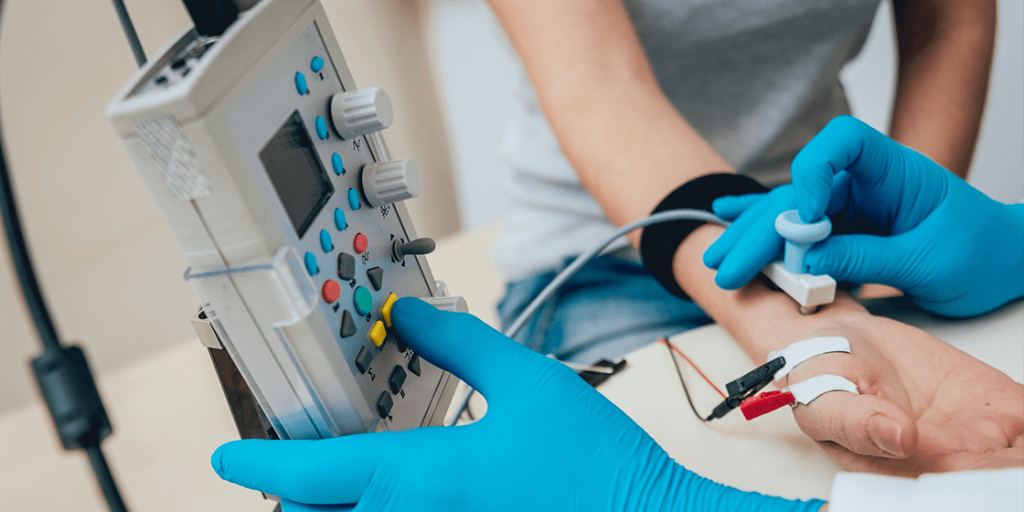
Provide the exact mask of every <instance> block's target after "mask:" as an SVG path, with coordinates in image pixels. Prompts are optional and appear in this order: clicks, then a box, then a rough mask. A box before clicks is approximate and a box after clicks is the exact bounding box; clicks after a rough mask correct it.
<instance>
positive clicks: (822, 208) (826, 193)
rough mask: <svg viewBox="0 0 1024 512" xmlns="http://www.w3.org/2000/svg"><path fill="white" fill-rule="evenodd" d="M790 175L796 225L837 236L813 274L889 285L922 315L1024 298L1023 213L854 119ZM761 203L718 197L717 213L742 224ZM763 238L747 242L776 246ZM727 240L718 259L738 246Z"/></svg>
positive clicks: (814, 262) (812, 265)
mask: <svg viewBox="0 0 1024 512" xmlns="http://www.w3.org/2000/svg"><path fill="white" fill-rule="evenodd" d="M792 176H793V185H792V192H791V193H792V194H793V196H794V198H793V203H792V204H793V205H794V207H796V208H797V209H798V211H799V212H800V218H801V219H802V220H804V221H805V222H813V221H815V220H817V219H818V218H820V217H821V216H822V215H823V214H824V215H828V216H830V217H833V216H835V217H833V226H834V229H833V233H834V234H833V236H831V237H829V238H828V239H826V240H825V241H824V242H821V243H819V244H817V245H815V246H814V248H812V249H811V250H810V251H809V252H808V253H807V256H806V258H805V259H804V264H805V265H806V266H807V268H808V270H809V272H810V273H812V274H819V275H820V274H828V275H831V276H832V277H834V278H836V279H838V280H840V281H849V282H854V283H878V284H885V285H889V286H894V287H896V288H898V289H900V290H902V291H903V292H904V293H905V294H906V295H907V296H908V297H909V298H910V299H911V300H912V301H914V303H916V304H917V305H919V306H920V307H922V308H924V309H926V310H928V311H931V312H933V313H937V314H941V315H946V316H953V317H965V316H973V315H978V314H982V313H985V312H988V311H991V310H993V309H995V308H997V307H999V306H1001V305H1003V304H1005V303H1006V302H1009V301H1011V300H1013V299H1016V298H1019V297H1022V296H1024V205H1020V204H1016V205H1006V204H1003V203H1000V202H998V201H994V200H992V199H990V198H989V197H988V196H986V195H985V194H982V193H981V192H980V191H978V190H977V189H975V188H974V187H972V186H970V185H968V184H967V183H966V182H964V181H963V180H961V179H960V178H958V177H956V176H955V175H953V174H952V173H950V172H949V171H947V170H945V169H943V168H942V167H941V166H939V165H938V164H936V163H935V162H933V161H932V160H931V159H929V158H928V157H926V156H924V155H922V154H920V153H918V152H916V151H914V150H912V149H910V148H907V147H905V146H903V145H901V144H899V143H897V142H895V141H893V140H892V139H890V138H889V137H886V136H885V135H883V134H881V133H879V132H878V131H876V130H874V129H872V128H871V127H869V126H868V125H866V124H864V123H862V122H861V121H858V120H856V119H854V118H852V117H839V118H836V119H834V120H832V122H830V123H829V124H828V126H826V127H825V128H824V129H823V130H822V131H821V133H819V134H818V135H817V136H815V137H814V139H812V140H811V142H809V143H808V144H807V146H806V147H804V149H803V150H802V151H801V152H800V154H798V155H797V157H796V159H794V160H793V165H792ZM773 193H774V191H773ZM761 202H763V201H757V199H755V198H752V197H746V196H744V197H735V198H723V200H722V205H721V206H722V207H723V210H728V209H731V211H723V212H722V213H723V214H732V213H736V212H737V211H743V213H742V215H740V218H739V219H738V220H737V224H739V222H740V220H743V217H744V216H746V215H747V212H748V211H749V212H754V213H755V215H756V211H755V208H757V207H758V206H759V205H760V203H761ZM718 206H720V205H719V204H718V203H717V202H716V204H715V208H716V214H717V213H718ZM726 207H728V208H726ZM744 210H746V211H744ZM772 219H774V217H772ZM753 222H759V221H753ZM764 222H767V219H765V220H764ZM730 229H732V228H731V227H730ZM764 231H765V230H761V231H759V232H758V233H756V234H753V235H747V237H748V238H750V240H744V243H746V244H748V245H753V246H762V247H768V246H771V247H772V248H775V247H781V246H780V245H779V242H777V241H776V240H774V239H772V237H770V236H768V234H767V233H766V232H764ZM726 233H728V230H727V231H726ZM844 233H854V234H844ZM742 236H743V234H742V233H740V234H738V235H735V236H733V237H732V238H733V239H735V238H740V237H742ZM776 236H777V235H776ZM723 237H724V235H723ZM726 242H727V243H730V244H731V246H730V247H729V248H727V250H726V251H724V252H730V251H735V250H738V249H740V248H741V243H740V242H736V241H731V242H730V241H729V240H727V241H726ZM712 247H714V246H712ZM708 252H711V249H708ZM729 256H730V257H731V256H732V255H731V253H730V254H729ZM737 257H742V255H738V256H737ZM705 259H706V260H707V259H708V254H707V253H706V254H705ZM727 259H728V258H727ZM758 263H760V262H759V261H753V262H751V263H750V266H754V265H756V264H758ZM723 266H724V264H723ZM720 269H721V267H720ZM720 272H721V270H720Z"/></svg>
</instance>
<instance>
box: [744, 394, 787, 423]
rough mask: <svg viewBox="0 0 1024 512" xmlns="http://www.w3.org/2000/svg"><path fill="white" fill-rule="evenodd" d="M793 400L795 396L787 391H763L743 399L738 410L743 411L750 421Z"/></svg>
mask: <svg viewBox="0 0 1024 512" xmlns="http://www.w3.org/2000/svg"><path fill="white" fill-rule="evenodd" d="M795 402H796V398H795V397H794V396H793V393H790V392H789V391H765V392H764V393H761V394H760V395H757V396H753V397H750V398H748V399H746V400H744V401H743V403H742V404H740V411H743V417H744V418H746V419H747V421H750V420H752V419H754V418H757V417H758V416H764V415H765V414H768V413H770V412H772V411H774V410H777V409H781V408H783V407H785V406H787V405H793V404H794V403H795Z"/></svg>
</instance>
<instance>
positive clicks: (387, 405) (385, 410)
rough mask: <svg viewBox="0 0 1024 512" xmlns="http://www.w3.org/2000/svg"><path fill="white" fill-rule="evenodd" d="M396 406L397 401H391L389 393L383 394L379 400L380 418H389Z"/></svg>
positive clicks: (378, 411)
mask: <svg viewBox="0 0 1024 512" xmlns="http://www.w3.org/2000/svg"><path fill="white" fill-rule="evenodd" d="M394 406H395V401H394V400H392V399H391V395H389V394H388V392H387V391H383V392H381V394H380V398H378V399H377V413H378V414H380V417H381V418H387V417H388V415H389V414H391V408H392V407H394Z"/></svg>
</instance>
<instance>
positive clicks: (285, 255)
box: [107, 0, 467, 439]
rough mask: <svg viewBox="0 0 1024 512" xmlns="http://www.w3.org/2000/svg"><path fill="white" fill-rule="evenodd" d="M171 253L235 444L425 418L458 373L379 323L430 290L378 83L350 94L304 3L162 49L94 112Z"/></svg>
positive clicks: (428, 245) (286, 4)
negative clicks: (104, 120) (178, 255)
mask: <svg viewBox="0 0 1024 512" xmlns="http://www.w3.org/2000/svg"><path fill="white" fill-rule="evenodd" d="M107 114H108V116H109V117H110V119H111V120H112V121H113V124H114V126H115V127H116V130H117V133H118V134H119V136H120V138H121V140H122V142H123V144H124V146H125V148H127V150H128V153H129V154H130V155H131V159H132V161H133V163H134V164H135V166H136V167H137V168H138V170H139V173H140V174H141V175H142V177H143V179H144V180H145V183H146V185H147V187H148V188H149V190H150V192H151V193H152V195H153V197H154V199H155V200H156V203H157V205H158V207H159V209H160V211H161V213H162V214H163V216H164V218H165V219H166V221H167V222H168V224H169V225H170V227H171V230H172V231H173V233H174V236H175V237H176V238H177V240H178V243H179V244H180V245H181V249H182V251H183V252H184V255H185V257H186V259H187V260H188V264H189V268H188V269H187V271H186V272H185V279H186V280H187V281H188V282H189V284H190V285H191V286H192V288H193V290H194V291H195V293H196V295H197V296H198V297H199V299H200V301H201V304H202V309H201V312H200V313H199V315H198V316H197V317H196V318H195V319H194V320H193V322H194V323H195V324H196V325H197V326H198V329H197V330H198V331H199V333H200V339H201V340H202V341H203V343H204V344H205V345H207V346H208V347H209V348H210V353H211V356H212V358H213V361H214V365H215V367H216V369H217V372H218V376H219V377H220V380H221V383H222V386H223V389H224V392H225V395H226V397H227V399H228V402H229V404H230V405H231V409H232V414H233V416H234V419H235V423H236V425H237V426H238V429H239V433H240V435H241V436H242V437H244V438H267V439H274V438H280V439H318V438H328V437H335V436H340V435H346V434H353V433H360V432H367V431H382V430H399V429H408V428H414V427H419V426H426V425H437V424H440V423H441V422H442V420H443V418H444V415H445V413H446V411H447V409H448V406H449V403H450V402H451V399H452V395H453V393H454V390H455V386H456V384H457V382H458V380H457V379H456V378H455V377H453V376H451V375H450V374H448V373H446V372H443V371H442V370H440V369H439V368H437V367H435V366H433V365H431V364H430V363H428V362H427V361H424V360H422V359H421V358H420V357H419V356H418V355H417V354H415V353H413V351H411V350H410V349H408V348H407V347H406V346H405V345H404V344H402V342H401V340H400V339H398V338H397V337H396V336H395V335H394V333H393V330H392V318H391V314H390V313H391V306H392V304H393V303H394V302H395V300H396V299H397V298H399V297H405V296H411V297H420V298H423V299H424V300H427V301H428V302H431V303H432V304H434V305H435V306H437V307H439V308H441V309H447V310H460V311H465V310H466V309H467V308H466V304H465V301H464V300H463V299H461V298H459V297H449V296H447V295H446V294H445V293H444V292H441V293H439V291H438V286H437V283H436V282H435V281H434V278H433V276H432V274H431V272H430V268H429V267H428V266H427V261H426V259H425V258H424V254H426V253H428V252H430V251H431V250H433V247H434V244H433V241H432V240H430V239H426V238H417V236H416V232H415V230H414V229H413V226H412V223H411V220H410V218H409V213H408V210H407V209H406V208H405V207H404V205H403V203H402V201H404V200H406V199H410V198H413V197H416V196H417V195H418V194H419V192H420V188H421V178H420V174H419V169H418V168H417V166H416V164H415V163H414V162H413V161H412V160H408V159H396V158H395V157H394V155H392V152H391V149H390V148H389V146H388V140H387V137H386V134H385V132H384V131H383V130H385V129H386V128H387V127H388V126H389V125H390V124H391V121H392V117H393V110H392V106H391V103H390V99H389V98H388V95H387V93H386V92H385V91H384V90H382V89H380V88H376V87H375V88H368V89H358V88H356V86H355V83H354V81H353V79H352V76H351V74H350V72H349V70H348V68H347V67H346V64H345V60H344V58H343V56H342V53H341V50H340V48H339V46H338V42H337V40H336V39H335V37H334V35H333V33H332V31H331V28H330V25H329V23H328V22H327V17H326V15H325V13H324V9H323V7H322V6H321V5H320V2H319V1H317V0H263V1H261V2H259V3H258V4H256V5H255V6H254V7H252V8H250V9H248V10H247V11H245V12H242V13H241V14H240V16H239V17H238V19H237V20H236V21H234V22H233V23H232V24H231V25H230V26H229V27H228V28H227V30H226V31H224V32H223V34H221V35H219V36H216V37H205V36H200V35H199V34H198V33H197V32H196V30H195V29H191V30H189V31H187V32H186V33H184V34H183V35H182V36H181V37H180V38H179V39H178V40H177V41H176V42H174V43H171V44H170V45H168V46H167V47H165V48H164V49H163V50H162V51H161V52H160V54H159V55H158V56H156V57H155V58H153V59H152V60H150V62H149V63H148V64H147V65H146V66H145V67H144V68H143V69H142V70H141V71H140V72H139V74H138V75H136V76H135V77H134V78H133V79H132V81H131V82H130V83H129V84H128V85H127V86H126V87H125V88H124V89H123V90H122V91H121V92H120V93H119V95H118V96H117V98H116V99H115V100H114V101H113V103H112V104H111V105H110V106H109V108H108V110H107Z"/></svg>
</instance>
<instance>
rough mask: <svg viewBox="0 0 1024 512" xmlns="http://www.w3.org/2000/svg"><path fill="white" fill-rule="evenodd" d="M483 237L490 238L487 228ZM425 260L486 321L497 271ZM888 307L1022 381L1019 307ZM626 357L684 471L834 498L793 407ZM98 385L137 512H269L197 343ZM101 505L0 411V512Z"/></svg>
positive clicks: (77, 461) (639, 416) (34, 421)
mask: <svg viewBox="0 0 1024 512" xmlns="http://www.w3.org/2000/svg"><path fill="white" fill-rule="evenodd" d="M491 231H493V230H489V231H488V232H487V233H485V234H484V235H485V238H491V237H492V236H493V232H491ZM488 246H489V244H480V243H470V242H468V241H466V240H464V239H457V240H455V241H452V242H450V243H447V244H444V247H439V249H438V252H439V253H441V256H444V255H455V254H459V255H462V256H467V255H471V256H472V257H473V258H474V259H475V260H477V261H481V263H480V264H481V265H483V264H485V263H486V258H487V251H486V249H481V247H488ZM435 256H437V255H435ZM432 259H433V260H434V261H449V262H457V261H458V260H459V258H455V257H444V258H432ZM452 265H455V263H452ZM432 267H434V270H435V274H436V275H438V276H439V277H440V276H442V275H445V276H451V277H450V278H449V279H448V282H449V285H451V286H452V287H453V290H454V291H455V292H456V293H460V294H463V295H466V296H467V297H469V298H471V306H472V307H473V308H474V309H475V310H477V312H478V314H479V313H484V314H483V315H481V316H484V317H485V318H487V319H490V320H492V321H493V313H492V312H491V310H490V309H489V308H490V307H491V306H492V305H493V303H494V301H495V300H496V298H497V296H498V295H499V294H500V287H499V286H498V285H497V284H494V283H495V282H496V281H495V280H494V279H491V280H490V281H487V280H485V282H484V284H481V281H479V280H473V279H470V278H468V276H465V274H466V272H465V269H464V268H462V269H459V268H457V267H458V265H455V267H453V268H452V270H450V271H447V272H446V273H444V274H442V273H441V272H438V269H439V268H444V266H443V265H439V264H437V263H432ZM459 270H462V272H459ZM457 274H458V276H463V277H456V276H457ZM487 283H490V284H487ZM890 313H893V310H892V309H891V308H890ZM893 314H894V316H896V317H897V318H902V319H904V320H905V321H908V322H909V323H912V324H915V325H918V326H921V327H923V328H925V329H926V330H929V331H930V332H932V333H933V334H936V335H937V336H938V337H940V338H942V339H945V340H947V341H949V342H951V343H953V344H955V345H956V346H958V347H959V348H961V349H963V350H964V351H966V352H968V353H970V354H972V355H974V356H975V357H978V358H979V359H982V360H983V361H985V362H987V363H989V364H991V365H993V366H995V367H996V368H998V369H1000V370H1002V371H1003V372H1006V373H1007V374H1008V375H1010V377H1012V378H1013V379H1015V380H1017V381H1018V382H1022V381H1024V339H1022V338H1024V302H1019V303H1016V304H1013V305H1011V306H1009V307H1006V308H1003V309H1002V310H1000V311H997V312H996V313H994V314H991V315H988V316H986V317H983V318H980V319H973V320H966V321H947V320H939V319H935V318H933V317H931V316H929V315H926V314H922V313H920V312H917V311H916V310H913V309H907V310H898V309H897V310H895V312H894V313H893ZM673 342H675V343H676V344H677V345H678V346H679V347H680V348H682V349H683V350H684V351H685V352H686V353H687V355H689V356H690V357H691V358H693V359H694V360H696V361H697V362H698V364H700V365H701V367H702V369H703V370H704V371H705V372H706V373H708V376H709V377H710V378H711V379H713V380H714V381H716V382H717V383H718V384H719V385H722V384H724V383H725V382H727V381H729V380H731V379H733V378H736V377H737V376H739V375H741V374H743V373H745V372H746V371H748V370H750V369H751V368H752V367H753V363H752V362H751V361H750V360H749V359H748V358H747V356H746V355H745V354H744V353H743V352H742V351H741V350H740V349H739V348H738V346H736V344H735V343H734V342H733V341H732V340H731V339H730V338H729V337H728V335H726V334H725V332H724V331H723V330H722V329H721V328H719V327H717V326H708V327H704V328H701V329H696V330H693V331H690V332H688V333H685V334H683V335H680V336H676V337H675V338H673ZM626 359H627V360H628V366H627V368H626V369H625V370H624V371H623V372H622V373H620V374H619V375H616V376H615V377H613V378H612V379H610V380H608V381H607V382H605V383H604V384H603V385H601V387H600V388H599V389H600V391H601V392H602V393H604V394H605V395H606V396H608V397H609V398H610V399H611V400H612V401H613V402H615V403H616V404H617V405H618V406H619V407H621V408H622V409H623V410H625V411H626V412H627V413H628V414H629V415H630V416H631V417H633V418H634V419H635V420H636V421H637V422H638V423H639V424H640V425H641V426H642V427H644V428H645V429H646V430H647V431H648V432H649V433H650V434H651V435H652V436H653V437H654V438H655V439H656V440H658V442H659V443H661V444H662V446H664V447H665V448H666V450H668V452H669V453H670V454H671V455H672V456H673V457H675V458H676V459H677V460H679V461H680V462H683V463H684V464H685V465H686V466H688V467H689V468H690V469H693V470H695V471H697V472H699V473H701V474H703V475H705V476H708V477H710V478H713V479H715V480H717V481H720V482H723V483H728V484H730V485H735V486H738V487H741V488H745V489H750V490H759V491H764V492H771V493H773V494H781V495H784V496H789V497H805V498H806V497H810V496H815V497H827V496H828V492H829V488H830V485H831V481H832V477H833V476H834V474H835V473H836V472H837V471H839V470H840V467H839V466H838V465H837V464H835V463H834V462H832V460H831V459H829V458H828V457H827V456H826V455H825V454H824V453H823V452H821V450H820V449H818V448H817V446H816V445H815V444H814V443H813V442H812V441H810V440H809V439H808V438H807V437H805V436H804V435H803V434H802V433H801V432H800V431H799V429H798V428H797V427H796V425H795V423H794V422H793V419H792V414H790V413H788V411H785V410H783V411H777V412H775V413H772V414H770V415H767V416H763V417H761V418H759V419H758V420H757V421H756V422H751V423H747V422H745V421H744V420H743V418H742V415H741V414H739V413H738V412H734V413H733V414H730V415H729V417H727V418H726V419H725V420H723V421H717V422H715V423H713V424H710V425H706V424H701V423H699V422H698V421H697V420H696V419H695V418H694V417H693V415H692V413H691V412H690V410H689V408H688V406H687V405H686V402H685V398H684V396H683V393H682V389H681V388H680V385H679V382H678V378H677V376H676V373H675V369H674V367H673V366H672V362H671V360H670V359H669V358H668V352H667V349H666V347H665V346H664V345H661V344H653V345H650V346H648V347H645V348H642V349H639V350H637V351H635V352H633V353H630V354H628V355H627V356H626ZM681 367H682V368H684V372H686V376H687V379H688V380H687V382H688V383H689V384H690V388H691V392H693V394H694V400H695V402H696V403H697V406H698V407H699V408H703V409H704V410H707V408H709V407H711V406H713V405H714V403H717V402H716V401H715V398H717V396H716V395H713V394H712V393H713V392H712V391H711V390H710V389H708V388H707V387H706V385H705V384H704V383H702V382H700V381H699V380H697V379H698V377H697V376H696V375H695V374H694V373H693V372H692V371H690V370H689V368H688V366H686V365H685V364H682V365H681ZM99 386H100V391H101V393H102V395H103V398H104V401H105V404H106V407H107V411H108V412H109V414H110V416H111V421H112V422H113V424H114V428H115V433H114V435H113V436H112V437H111V438H110V439H108V440H107V442H106V443H105V444H104V447H105V450H106V452H107V454H108V457H109V459H110V463H111V465H112V467H113V469H114V472H115V474H116V476H117V478H118V483H119V486H120V488H121V491H122V493H123V494H124V496H125V499H126V501H127V503H128V505H129V507H130V508H131V510H135V511H145V512H157V511H168V512H171V511H173V512H181V511H192V510H195V511H206V510H210V511H224V512H232V511H247V512H248V511H268V512H269V511H270V510H272V508H273V505H272V504H271V503H269V502H265V501H263V499H262V498H261V497H260V495H259V494H258V493H255V492H252V491H248V490H245V489H242V488H240V487H236V486H234V485H231V484H227V483H224V482H222V481H221V480H220V479H219V478H218V477H217V476H216V474H215V473H214V472H213V470H212V469H211V468H210V464H209V457H210V454H211V453H212V452H213V450H214V449H216V447H217V446H218V445H220V444H221V443H223V442H225V441H229V440H232V439H235V438H237V433H236V431H235V428H234V425H233V423H232V421H231V418H230V414H229V413H228V409H227V406H226V404H225V402H224V397H223V395H222V393H221V391H220V387H219V384H218V383H217V380H216V377H215V375H214V372H213V368H212V365H211V363H210V361H209V358H208V355H207V353H206V350H205V349H204V348H203V347H201V346H200V344H199V343H198V341H195V342H191V343H184V344H180V345H178V346H175V347H172V348H171V349H168V350H166V351H164V352H161V353H159V354H157V355H155V356H153V357H150V358H148V359H145V360H142V361H139V362H137V363H135V364H132V365H130V366H128V367H126V368H123V369H121V370H120V371H117V372H114V373H111V374H109V375H106V376H103V377H102V378H100V379H99ZM101 500H102V498H101V497H100V494H99V491H98V490H97V489H96V486H95V484H94V480H93V476H92V473H91V470H90V469H89V466H88V462H87V461H86V459H85V456H84V454H81V453H66V452H63V451H62V450H60V448H59V445H58V441H57V439H56V435H55V434H54V432H53V430H52V426H51V425H50V420H49V418H48V417H47V415H46V412H45V409H44V407H43V406H42V405H40V404H38V403H34V404H30V405H28V406H25V407H22V408H20V409H16V410H14V411H13V412H11V413H9V414H7V415H5V416H3V417H0V510H5V511H14V512H30V511H66V510H74V511H81V512H92V511H96V512H100V511H103V510H106V508H105V505H104V504H103V503H102V501H101Z"/></svg>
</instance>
